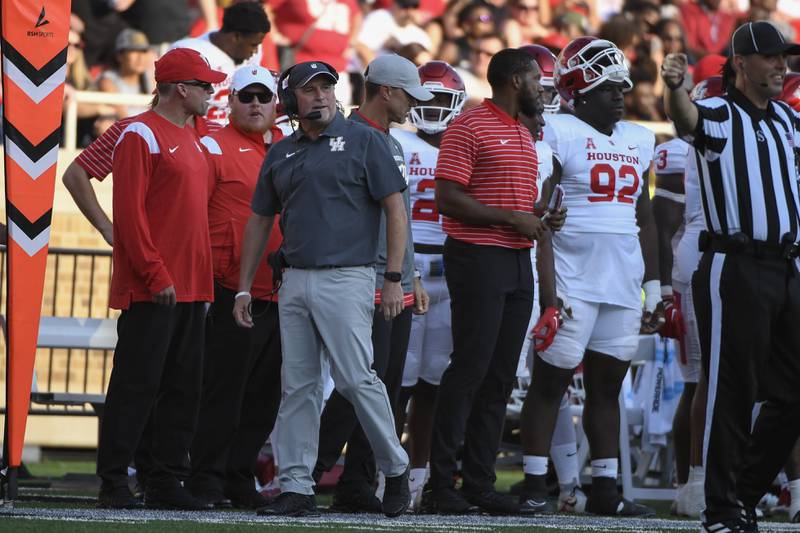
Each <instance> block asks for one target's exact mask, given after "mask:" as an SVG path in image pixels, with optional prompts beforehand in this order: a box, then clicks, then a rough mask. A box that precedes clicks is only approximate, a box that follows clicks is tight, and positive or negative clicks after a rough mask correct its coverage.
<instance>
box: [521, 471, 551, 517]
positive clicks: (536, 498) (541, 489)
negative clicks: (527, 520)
mask: <svg viewBox="0 0 800 533" xmlns="http://www.w3.org/2000/svg"><path fill="white" fill-rule="evenodd" d="M546 478H547V476H535V475H533V474H525V479H524V480H523V482H522V490H521V492H520V493H519V512H520V514H527V515H530V514H549V513H552V512H553V504H552V503H550V502H549V501H548V500H547V479H546Z"/></svg>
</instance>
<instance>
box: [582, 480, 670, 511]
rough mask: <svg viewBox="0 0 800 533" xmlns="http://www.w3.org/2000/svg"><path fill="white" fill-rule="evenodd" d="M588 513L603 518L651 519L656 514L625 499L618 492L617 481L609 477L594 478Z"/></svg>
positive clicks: (587, 502) (587, 507)
mask: <svg viewBox="0 0 800 533" xmlns="http://www.w3.org/2000/svg"><path fill="white" fill-rule="evenodd" d="M586 512H587V513H589V514H594V515H601V516H628V517H636V518H649V517H651V516H655V515H656V512H655V511H654V510H653V509H651V508H650V507H647V506H646V505H642V504H640V503H634V502H632V501H630V500H626V499H625V498H623V497H622V496H621V495H620V493H619V492H618V491H617V480H616V479H613V478H608V477H594V478H592V491H591V493H590V494H589V498H588V499H587V500H586Z"/></svg>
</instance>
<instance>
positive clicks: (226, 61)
mask: <svg viewBox="0 0 800 533" xmlns="http://www.w3.org/2000/svg"><path fill="white" fill-rule="evenodd" d="M269 30H270V23H269V19H268V18H267V14H266V13H265V12H264V9H263V8H262V7H261V3H259V2H239V3H236V4H233V5H231V6H230V7H228V8H227V9H225V11H224V12H223V15H222V27H221V28H220V29H219V30H218V31H211V32H208V33H204V34H203V35H200V36H199V37H189V38H186V39H181V40H179V41H175V42H174V43H172V45H170V47H169V48H170V50H172V49H173V48H191V49H193V50H197V51H198V52H200V53H201V54H203V56H205V58H206V59H207V60H208V63H209V65H211V68H213V69H215V70H219V71H220V72H224V73H225V74H227V75H228V77H227V78H225V80H224V81H222V82H220V83H217V84H215V85H214V94H213V95H211V98H210V105H209V107H208V113H207V114H206V118H208V119H209V120H216V121H217V122H220V123H222V124H227V123H228V94H229V93H230V85H231V79H232V78H233V73H234V71H236V69H237V68H239V67H241V66H243V65H253V66H258V65H259V64H260V63H261V41H263V40H264V36H265V35H266V34H267V32H269ZM187 81H191V80H187Z"/></svg>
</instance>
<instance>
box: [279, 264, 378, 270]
mask: <svg viewBox="0 0 800 533" xmlns="http://www.w3.org/2000/svg"><path fill="white" fill-rule="evenodd" d="M371 266H374V263H367V264H364V265H317V266H295V265H286V267H287V268H294V269H296V270H332V269H334V268H361V267H371Z"/></svg>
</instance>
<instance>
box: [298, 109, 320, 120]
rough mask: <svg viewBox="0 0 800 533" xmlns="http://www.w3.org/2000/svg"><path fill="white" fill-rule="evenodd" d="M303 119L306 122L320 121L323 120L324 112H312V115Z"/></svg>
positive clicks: (309, 114)
mask: <svg viewBox="0 0 800 533" xmlns="http://www.w3.org/2000/svg"><path fill="white" fill-rule="evenodd" d="M302 118H304V119H306V120H319V119H321V118H322V112H321V111H312V112H311V113H308V114H307V115H306V116H304V117H302Z"/></svg>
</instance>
